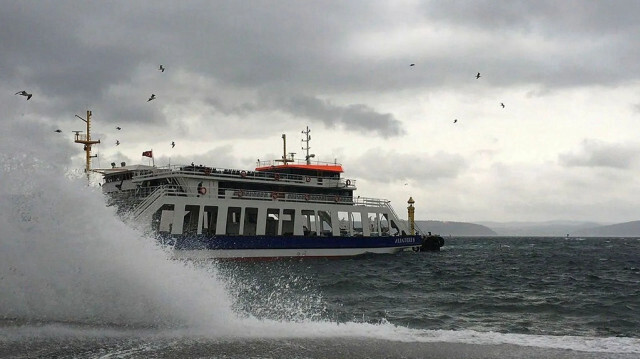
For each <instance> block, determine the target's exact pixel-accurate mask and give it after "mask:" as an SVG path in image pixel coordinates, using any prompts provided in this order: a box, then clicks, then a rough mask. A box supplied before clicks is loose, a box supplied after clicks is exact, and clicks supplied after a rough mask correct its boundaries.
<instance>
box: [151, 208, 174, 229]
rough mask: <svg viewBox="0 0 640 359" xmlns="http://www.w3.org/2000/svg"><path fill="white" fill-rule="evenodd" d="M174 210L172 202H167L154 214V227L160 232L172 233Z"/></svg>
mask: <svg viewBox="0 0 640 359" xmlns="http://www.w3.org/2000/svg"><path fill="white" fill-rule="evenodd" d="M173 210H174V207H173V205H172V204H165V205H163V206H162V207H160V209H159V210H157V211H156V213H154V214H153V217H152V222H151V223H153V229H154V230H156V231H158V232H160V233H171V228H172V226H173Z"/></svg>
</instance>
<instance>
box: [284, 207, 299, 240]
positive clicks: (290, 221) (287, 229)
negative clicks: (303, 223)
mask: <svg viewBox="0 0 640 359" xmlns="http://www.w3.org/2000/svg"><path fill="white" fill-rule="evenodd" d="M295 213H296V211H295V210H294V209H283V210H282V235H283V236H292V235H293V228H294V227H293V225H294V220H295V218H296V217H295Z"/></svg>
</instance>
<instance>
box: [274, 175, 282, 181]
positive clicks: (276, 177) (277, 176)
mask: <svg viewBox="0 0 640 359" xmlns="http://www.w3.org/2000/svg"><path fill="white" fill-rule="evenodd" d="M273 179H274V180H276V181H280V174H279V173H276V174H274V175H273Z"/></svg>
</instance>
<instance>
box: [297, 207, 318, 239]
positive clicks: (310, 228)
mask: <svg viewBox="0 0 640 359" xmlns="http://www.w3.org/2000/svg"><path fill="white" fill-rule="evenodd" d="M301 213H302V220H303V223H302V225H303V228H302V229H303V234H304V235H305V236H315V235H316V234H317V228H316V224H317V221H316V213H315V212H314V211H313V210H310V209H304V210H302V212H301Z"/></svg>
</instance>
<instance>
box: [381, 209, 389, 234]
mask: <svg viewBox="0 0 640 359" xmlns="http://www.w3.org/2000/svg"><path fill="white" fill-rule="evenodd" d="M380 235H382V236H388V235H389V214H387V213H382V214H381V215H380Z"/></svg>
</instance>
